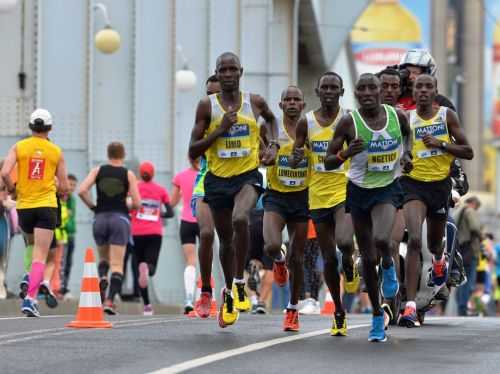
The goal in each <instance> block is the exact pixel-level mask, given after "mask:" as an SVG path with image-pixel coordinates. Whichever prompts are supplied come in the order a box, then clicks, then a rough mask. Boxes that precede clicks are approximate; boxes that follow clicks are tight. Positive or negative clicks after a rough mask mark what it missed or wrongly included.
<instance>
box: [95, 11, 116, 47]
mask: <svg viewBox="0 0 500 374" xmlns="http://www.w3.org/2000/svg"><path fill="white" fill-rule="evenodd" d="M93 9H94V10H100V11H101V13H102V15H103V17H104V23H105V25H104V28H103V29H102V30H100V31H99V32H98V33H97V34H95V39H94V42H95V46H96V48H97V49H98V50H99V51H101V52H102V53H106V54H110V53H114V52H116V51H117V50H118V48H120V34H118V32H117V31H116V30H114V29H113V28H112V27H111V22H110V21H109V16H108V10H107V9H106V6H105V5H104V4H102V3H97V4H94V6H93Z"/></svg>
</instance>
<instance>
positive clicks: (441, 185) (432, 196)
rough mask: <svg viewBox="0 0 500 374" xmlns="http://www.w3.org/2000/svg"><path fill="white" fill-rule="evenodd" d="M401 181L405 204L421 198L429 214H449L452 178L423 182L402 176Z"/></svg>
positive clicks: (430, 215)
mask: <svg viewBox="0 0 500 374" xmlns="http://www.w3.org/2000/svg"><path fill="white" fill-rule="evenodd" d="M399 181H400V184H401V187H402V188H403V192H404V204H406V203H407V202H409V201H411V200H420V201H422V202H423V203H424V204H425V205H426V206H427V216H429V217H433V216H435V217H442V216H447V215H448V209H449V208H450V195H451V179H450V178H445V179H443V180H441V181H437V182H421V181H417V180H415V179H412V178H410V177H407V176H402V177H401V178H399Z"/></svg>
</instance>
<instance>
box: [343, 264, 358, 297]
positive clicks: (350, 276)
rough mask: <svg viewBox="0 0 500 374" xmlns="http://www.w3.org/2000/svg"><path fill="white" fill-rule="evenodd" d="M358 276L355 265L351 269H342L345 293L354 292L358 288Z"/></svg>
mask: <svg viewBox="0 0 500 374" xmlns="http://www.w3.org/2000/svg"><path fill="white" fill-rule="evenodd" d="M360 279H361V278H360V276H359V272H358V267H357V266H354V265H353V266H352V268H351V269H344V289H345V292H346V293H356V292H357V291H358V288H359V283H360Z"/></svg>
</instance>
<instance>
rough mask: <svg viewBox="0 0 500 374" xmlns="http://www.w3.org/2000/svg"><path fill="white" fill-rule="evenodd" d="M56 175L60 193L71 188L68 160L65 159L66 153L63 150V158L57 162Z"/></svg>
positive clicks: (64, 192) (62, 193)
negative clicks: (67, 168) (67, 166)
mask: <svg viewBox="0 0 500 374" xmlns="http://www.w3.org/2000/svg"><path fill="white" fill-rule="evenodd" d="M56 177H57V180H58V181H59V183H58V187H57V192H59V194H61V195H64V194H66V193H67V192H68V190H69V183H68V172H67V170H66V160H65V159H64V154H63V153H62V152H61V158H60V159H59V162H58V163H57V168H56Z"/></svg>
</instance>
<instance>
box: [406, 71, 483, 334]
mask: <svg viewBox="0 0 500 374" xmlns="http://www.w3.org/2000/svg"><path fill="white" fill-rule="evenodd" d="M413 95H414V97H415V100H416V102H417V109H415V110H411V111H410V112H409V116H410V126H411V131H412V136H413V148H412V156H413V170H412V171H411V172H410V173H409V174H408V175H406V176H403V177H401V178H400V183H401V187H402V188H403V192H404V195H405V196H404V207H403V209H404V215H405V221H406V227H407V230H408V252H407V255H406V271H405V280H406V297H407V303H406V307H405V310H404V313H403V314H402V315H401V317H400V319H399V324H400V325H402V326H406V327H418V326H420V321H419V320H418V318H417V313H416V304H415V298H416V294H417V284H418V276H419V275H418V274H419V273H418V262H419V261H420V251H421V250H422V225H423V223H424V220H426V221H427V246H428V248H429V251H430V252H431V253H432V254H433V259H432V273H431V276H432V282H433V283H434V286H436V287H441V286H443V285H444V284H445V283H446V280H447V276H448V262H447V260H446V258H445V256H444V255H443V252H444V248H443V245H442V241H443V237H444V233H445V227H446V219H447V217H448V208H449V201H450V197H451V180H450V177H449V174H450V167H451V163H452V162H453V159H454V158H464V159H467V160H471V159H472V158H473V150H472V148H471V146H470V145H469V142H468V141H467V138H466V136H465V134H464V133H463V131H462V129H461V128H460V121H459V119H458V116H457V114H456V113H455V112H454V111H453V110H451V109H449V108H447V107H444V106H435V105H433V103H434V102H435V99H436V95H437V82H436V78H435V77H433V76H431V75H427V74H422V75H419V76H418V77H417V78H416V80H415V83H414V90H413Z"/></svg>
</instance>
